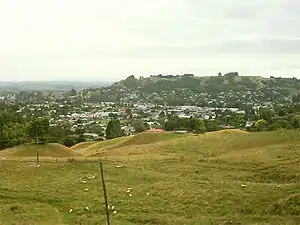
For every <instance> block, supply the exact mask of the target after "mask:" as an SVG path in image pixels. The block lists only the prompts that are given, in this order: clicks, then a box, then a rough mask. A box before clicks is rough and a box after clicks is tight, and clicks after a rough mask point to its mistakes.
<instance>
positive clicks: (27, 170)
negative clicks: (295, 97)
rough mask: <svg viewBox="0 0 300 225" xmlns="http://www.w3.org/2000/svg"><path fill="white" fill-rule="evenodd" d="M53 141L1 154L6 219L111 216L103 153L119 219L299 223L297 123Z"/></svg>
mask: <svg viewBox="0 0 300 225" xmlns="http://www.w3.org/2000/svg"><path fill="white" fill-rule="evenodd" d="M49 145H50V147H49V146H39V148H40V152H43V154H41V166H40V167H36V164H35V157H34V152H35V148H34V147H33V146H19V147H16V148H14V149H7V150H4V151H1V152H0V176H1V183H0V224H1V225H11V224H18V225H19V224H22V225H29V224H38V225H46V224H50V225H54V224H55V225H57V224H58V225H64V224H91V225H92V224H105V209H104V199H103V190H102V186H101V177H100V168H99V163H98V160H99V158H102V160H103V164H104V170H105V180H106V186H107V192H108V201H109V206H110V217H111V224H112V225H133V224H148V225H155V224H157V225H175V224H178V225H185V224H187V225H190V224H191V225H198V224H199V225H202V224H204V225H205V224H216V225H217V224H222V225H227V224H246V225H250V224H253V225H254V224H256V225H258V224H259V225H267V224H272V225H279V224H280V225H281V224H286V225H296V224H300V191H299V190H300V185H299V184H300V183H299V182H300V132H299V130H291V131H276V132H264V133H247V132H241V131H235V130H232V131H226V132H213V133H208V134H202V135H188V134H183V135H180V134H172V133H142V134H138V135H135V136H134V137H123V138H119V139H114V140H109V141H104V142H98V143H97V142H96V143H83V144H80V145H81V146H80V145H78V146H75V147H73V148H65V147H61V146H60V148H57V144H54V145H53V144H49ZM53 146H55V147H53ZM61 151H62V152H61ZM83 181H85V182H83ZM112 206H113V209H112Z"/></svg>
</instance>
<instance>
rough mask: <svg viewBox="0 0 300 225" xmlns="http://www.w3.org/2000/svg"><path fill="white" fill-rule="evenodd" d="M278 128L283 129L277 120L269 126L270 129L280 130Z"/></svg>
mask: <svg viewBox="0 0 300 225" xmlns="http://www.w3.org/2000/svg"><path fill="white" fill-rule="evenodd" d="M278 129H281V126H280V124H279V123H277V122H274V123H272V124H271V125H270V126H269V130H278Z"/></svg>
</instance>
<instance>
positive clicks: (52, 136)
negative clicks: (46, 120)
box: [49, 126, 66, 143]
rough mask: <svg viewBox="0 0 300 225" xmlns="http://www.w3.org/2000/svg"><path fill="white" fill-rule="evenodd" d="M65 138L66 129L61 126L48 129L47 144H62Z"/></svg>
mask: <svg viewBox="0 0 300 225" xmlns="http://www.w3.org/2000/svg"><path fill="white" fill-rule="evenodd" d="M65 137H66V129H64V128H63V127H61V126H54V127H50V128H49V142H52V143H62V142H63V140H64V139H65Z"/></svg>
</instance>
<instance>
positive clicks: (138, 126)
mask: <svg viewBox="0 0 300 225" xmlns="http://www.w3.org/2000/svg"><path fill="white" fill-rule="evenodd" d="M131 126H133V127H134V130H135V132H136V133H141V132H144V131H145V130H147V128H148V124H147V123H144V122H143V121H142V120H132V123H131Z"/></svg>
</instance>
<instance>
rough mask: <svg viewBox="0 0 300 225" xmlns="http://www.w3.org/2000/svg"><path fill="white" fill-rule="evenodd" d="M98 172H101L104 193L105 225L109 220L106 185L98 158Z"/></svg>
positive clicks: (108, 223)
mask: <svg viewBox="0 0 300 225" xmlns="http://www.w3.org/2000/svg"><path fill="white" fill-rule="evenodd" d="M100 173H101V179H102V187H103V195H104V202H105V211H106V222H107V225H110V222H109V211H108V203H107V194H106V186H105V180H104V174H103V165H102V160H100Z"/></svg>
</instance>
